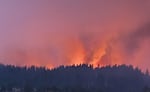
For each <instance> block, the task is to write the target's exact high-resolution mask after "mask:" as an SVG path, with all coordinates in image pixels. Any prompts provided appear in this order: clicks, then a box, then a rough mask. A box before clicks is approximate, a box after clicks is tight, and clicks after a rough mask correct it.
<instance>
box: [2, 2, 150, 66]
mask: <svg viewBox="0 0 150 92" xmlns="http://www.w3.org/2000/svg"><path fill="white" fill-rule="evenodd" d="M149 9H150V1H149V0H122V1H120V0H113V1H111V0H57V1H49V0H44V1H43V0H36V1H35V0H26V1H20V0H15V1H0V14H1V15H0V44H1V45H0V62H1V63H4V64H14V65H21V66H22V65H36V66H47V67H56V66H59V65H70V64H80V63H88V64H94V65H95V66H96V65H97V64H100V65H108V64H111V65H113V64H132V65H134V66H138V67H140V68H142V69H147V68H149V69H150V67H149V65H150V57H149V55H150V48H149V47H150V44H149V43H150V11H149Z"/></svg>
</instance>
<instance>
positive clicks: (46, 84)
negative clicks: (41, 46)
mask: <svg viewBox="0 0 150 92" xmlns="http://www.w3.org/2000/svg"><path fill="white" fill-rule="evenodd" d="M149 87H150V76H149V73H148V71H147V72H146V73H142V72H141V70H140V69H138V68H133V67H132V66H131V65H129V66H127V65H118V66H117V65H114V66H105V67H97V68H93V66H92V65H87V64H81V65H72V66H60V67H58V68H54V69H51V70H50V69H46V68H45V67H35V66H32V67H29V68H28V67H16V66H12V65H3V64H1V65H0V92H6V91H7V92H150V88H149Z"/></svg>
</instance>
